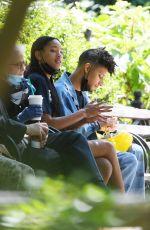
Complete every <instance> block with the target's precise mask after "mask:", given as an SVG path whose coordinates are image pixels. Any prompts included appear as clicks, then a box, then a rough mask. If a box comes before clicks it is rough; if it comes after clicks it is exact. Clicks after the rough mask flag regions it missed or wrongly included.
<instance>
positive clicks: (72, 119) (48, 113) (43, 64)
mask: <svg viewBox="0 0 150 230" xmlns="http://www.w3.org/2000/svg"><path fill="white" fill-rule="evenodd" d="M62 57H63V54H62V48H61V44H60V42H59V40H58V39H56V38H53V37H49V36H42V37H40V38H38V39H37V40H36V41H35V42H34V43H33V45H32V48H31V62H30V64H29V67H28V71H26V76H27V77H28V78H29V79H30V80H31V82H32V84H33V85H34V87H35V89H36V92H35V93H36V94H37V95H42V96H43V117H42V121H44V122H46V123H47V124H48V125H51V126H53V127H54V128H57V129H59V130H64V129H70V127H72V126H74V125H75V124H76V123H80V122H81V121H82V120H83V119H92V118H93V117H95V116H97V118H98V119H99V120H105V117H103V116H102V115H101V114H102V112H109V111H111V109H110V107H109V106H107V105H101V103H97V104H95V103H89V104H88V105H87V107H86V108H83V109H81V110H79V111H77V113H74V114H71V115H69V116H63V117H62V116H61V114H60V104H59V98H58V96H57V92H56V89H55V86H54V83H53V77H54V76H55V75H56V74H57V73H58V71H59V68H60V66H61V63H62ZM88 144H89V147H90V149H91V151H92V153H93V156H94V157H95V159H97V158H99V160H100V161H101V167H100V170H101V172H102V175H103V176H104V178H105V173H106V171H105V170H104V164H105V163H104V162H106V160H107V162H108V161H109V162H110V163H111V165H112V168H113V170H112V174H111V176H110V179H109V183H108V184H109V185H111V186H112V187H114V188H118V189H119V190H120V191H122V192H123V191H124V185H123V181H122V176H121V172H120V167H119V163H118V159H117V156H116V151H115V149H114V147H113V145H112V144H111V143H109V142H107V141H101V142H98V141H95V140H91V141H88Z"/></svg>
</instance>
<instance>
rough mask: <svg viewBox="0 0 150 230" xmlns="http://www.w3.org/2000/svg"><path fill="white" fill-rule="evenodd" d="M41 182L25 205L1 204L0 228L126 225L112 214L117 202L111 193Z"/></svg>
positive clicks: (56, 229) (80, 229) (77, 228)
mask: <svg viewBox="0 0 150 230" xmlns="http://www.w3.org/2000/svg"><path fill="white" fill-rule="evenodd" d="M34 180H35V178H34ZM42 180H43V179H40V178H39V179H37V181H36V183H37V184H40V186H37V187H36V190H34V191H32V195H31V196H30V198H28V200H26V202H24V199H23V202H22V203H21V204H18V205H17V204H16V205H9V206H6V205H5V206H4V205H1V212H0V220H1V221H0V226H1V227H0V228H1V229H2V227H4V226H6V227H10V228H11V229H19V230H21V229H28V230H32V229H40V230H42V229H53V230H59V229H61V230H67V229H68V230H69V229H72V230H83V229H87V230H91V229H93V230H94V229H95V230H96V229H98V227H100V226H104V225H105V226H106V225H107V226H114V225H115V226H117V225H120V224H122V223H123V221H121V220H119V219H117V218H116V217H115V215H114V213H113V210H112V209H113V204H114V201H113V198H112V196H111V195H110V194H108V192H106V191H104V190H101V189H99V188H98V187H95V186H93V185H85V186H84V187H82V188H81V187H80V188H79V187H76V186H74V185H72V184H69V183H64V182H63V181H60V180H55V181H54V180H51V179H45V180H44V181H42ZM11 196H13V194H11ZM18 196H19V194H18ZM26 198H27V197H26ZM8 229H9V228H8Z"/></svg>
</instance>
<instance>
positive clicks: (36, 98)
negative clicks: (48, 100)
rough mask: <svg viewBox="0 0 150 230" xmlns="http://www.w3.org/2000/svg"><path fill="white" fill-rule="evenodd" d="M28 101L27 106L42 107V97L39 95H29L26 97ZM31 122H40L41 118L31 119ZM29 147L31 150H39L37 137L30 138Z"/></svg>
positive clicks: (39, 145)
mask: <svg viewBox="0 0 150 230" xmlns="http://www.w3.org/2000/svg"><path fill="white" fill-rule="evenodd" d="M28 100H29V105H40V106H41V107H42V102H43V97H42V96H41V95H30V96H29V97H28ZM32 121H33V122H40V121H41V116H40V117H34V118H32ZM31 146H32V147H33V148H38V149H39V148H41V141H40V137H38V136H34V137H32V140H31Z"/></svg>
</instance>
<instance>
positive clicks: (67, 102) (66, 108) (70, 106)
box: [55, 72, 99, 137]
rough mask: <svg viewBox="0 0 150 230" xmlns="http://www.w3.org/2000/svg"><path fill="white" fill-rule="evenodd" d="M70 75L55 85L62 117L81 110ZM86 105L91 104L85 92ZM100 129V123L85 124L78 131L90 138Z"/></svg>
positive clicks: (66, 73)
mask: <svg viewBox="0 0 150 230" xmlns="http://www.w3.org/2000/svg"><path fill="white" fill-rule="evenodd" d="M69 75H70V74H69V73H68V72H65V73H64V74H63V75H62V76H61V77H60V78H59V79H58V80H57V81H56V83H55V87H56V89H57V93H58V96H59V99H60V105H61V106H60V107H61V108H60V109H61V116H67V115H70V114H72V113H75V112H77V111H78V110H79V103H78V99H77V95H76V92H75V89H74V86H73V85H72V82H71V81H70V78H69ZM83 96H84V105H86V104H87V103H88V102H89V97H88V93H87V92H83ZM98 129H99V125H98V123H96V122H95V123H90V124H85V125H83V126H82V127H80V128H78V129H77V130H76V131H77V132H80V133H82V134H83V135H84V136H86V137H89V136H90V135H91V134H92V133H94V132H95V131H97V130H98Z"/></svg>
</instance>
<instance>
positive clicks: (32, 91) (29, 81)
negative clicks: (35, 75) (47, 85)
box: [28, 79, 34, 95]
mask: <svg viewBox="0 0 150 230" xmlns="http://www.w3.org/2000/svg"><path fill="white" fill-rule="evenodd" d="M28 83H29V87H30V89H31V93H32V95H34V89H33V86H32V83H31V80H30V79H28Z"/></svg>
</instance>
